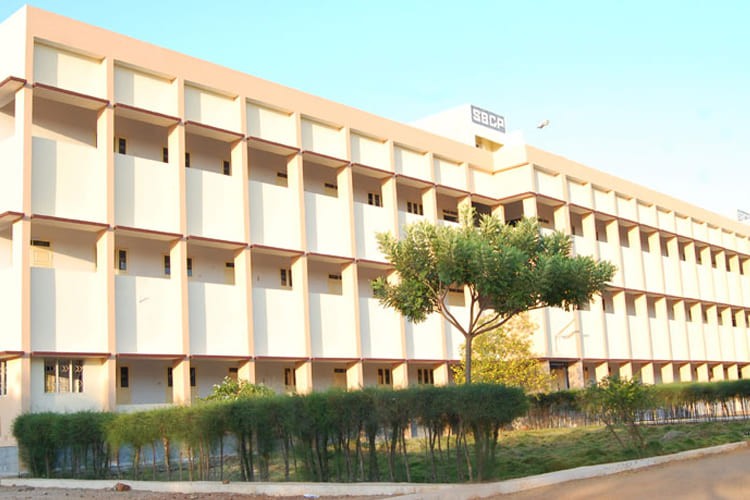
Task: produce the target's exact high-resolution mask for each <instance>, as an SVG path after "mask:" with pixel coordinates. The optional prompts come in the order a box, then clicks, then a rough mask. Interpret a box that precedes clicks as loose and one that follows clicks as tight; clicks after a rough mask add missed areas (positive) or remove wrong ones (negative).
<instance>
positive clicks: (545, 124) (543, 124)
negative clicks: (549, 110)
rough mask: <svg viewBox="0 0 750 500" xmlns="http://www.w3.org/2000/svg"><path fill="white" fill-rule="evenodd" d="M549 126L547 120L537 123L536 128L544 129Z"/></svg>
mask: <svg viewBox="0 0 750 500" xmlns="http://www.w3.org/2000/svg"><path fill="white" fill-rule="evenodd" d="M548 125H549V120H544V121H542V122H540V123H539V125H537V126H536V128H544V127H546V126H548Z"/></svg>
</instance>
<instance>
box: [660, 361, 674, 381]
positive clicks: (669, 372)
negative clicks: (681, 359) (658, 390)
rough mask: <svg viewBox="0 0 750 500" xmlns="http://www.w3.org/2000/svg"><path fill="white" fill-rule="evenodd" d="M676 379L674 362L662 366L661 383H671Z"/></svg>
mask: <svg viewBox="0 0 750 500" xmlns="http://www.w3.org/2000/svg"><path fill="white" fill-rule="evenodd" d="M674 381H675V380H674V364H673V363H665V364H663V365H662V367H661V383H662V384H671V383H673V382H674Z"/></svg>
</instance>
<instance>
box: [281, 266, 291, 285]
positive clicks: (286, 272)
mask: <svg viewBox="0 0 750 500" xmlns="http://www.w3.org/2000/svg"><path fill="white" fill-rule="evenodd" d="M280 274H281V286H283V287H284V288H292V270H291V269H281V270H280Z"/></svg>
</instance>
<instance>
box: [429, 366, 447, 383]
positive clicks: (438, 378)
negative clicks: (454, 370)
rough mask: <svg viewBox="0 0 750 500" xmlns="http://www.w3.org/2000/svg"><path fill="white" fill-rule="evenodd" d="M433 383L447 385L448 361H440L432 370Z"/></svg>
mask: <svg viewBox="0 0 750 500" xmlns="http://www.w3.org/2000/svg"><path fill="white" fill-rule="evenodd" d="M432 375H433V379H434V381H435V385H448V382H449V381H450V367H449V366H448V363H440V364H439V365H437V366H436V367H435V368H433V370H432Z"/></svg>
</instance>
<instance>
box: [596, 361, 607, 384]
mask: <svg viewBox="0 0 750 500" xmlns="http://www.w3.org/2000/svg"><path fill="white" fill-rule="evenodd" d="M609 375H610V373H609V363H607V362H606V361H604V362H602V363H599V364H597V365H596V367H595V368H594V376H595V377H596V381H597V382H599V381H601V380H603V379H604V378H606V377H609Z"/></svg>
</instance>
